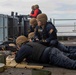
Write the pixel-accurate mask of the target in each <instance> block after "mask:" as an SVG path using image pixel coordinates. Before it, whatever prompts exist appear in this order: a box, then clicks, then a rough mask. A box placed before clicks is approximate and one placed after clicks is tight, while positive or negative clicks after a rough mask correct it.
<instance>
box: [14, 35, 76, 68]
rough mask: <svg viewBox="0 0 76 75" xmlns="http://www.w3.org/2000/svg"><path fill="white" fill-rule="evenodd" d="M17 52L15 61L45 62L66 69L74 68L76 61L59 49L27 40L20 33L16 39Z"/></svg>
mask: <svg viewBox="0 0 76 75" xmlns="http://www.w3.org/2000/svg"><path fill="white" fill-rule="evenodd" d="M16 44H17V47H18V49H19V50H18V52H17V54H16V56H15V61H16V62H17V63H20V62H22V61H23V60H25V61H27V62H35V63H43V64H45V63H47V64H50V65H55V66H59V67H64V68H68V69H76V61H75V60H72V59H70V58H68V57H67V56H65V55H64V54H63V52H61V51H60V50H59V49H57V48H54V47H47V46H44V45H42V44H39V43H36V42H28V39H27V38H26V37H25V36H23V35H21V36H19V37H18V38H17V39H16Z"/></svg>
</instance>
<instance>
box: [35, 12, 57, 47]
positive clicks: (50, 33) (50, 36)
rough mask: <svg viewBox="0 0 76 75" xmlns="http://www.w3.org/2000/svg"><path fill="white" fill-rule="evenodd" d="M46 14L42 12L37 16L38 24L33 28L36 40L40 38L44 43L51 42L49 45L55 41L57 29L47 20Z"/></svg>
mask: <svg viewBox="0 0 76 75" xmlns="http://www.w3.org/2000/svg"><path fill="white" fill-rule="evenodd" d="M47 20H48V18H47V15H46V14H44V13H42V14H39V15H38V16H37V23H38V26H37V27H36V30H35V38H36V40H42V41H44V43H45V44H46V45H47V44H51V46H52V45H53V44H55V43H57V34H56V33H57V29H56V28H55V26H54V25H53V24H52V22H47Z"/></svg>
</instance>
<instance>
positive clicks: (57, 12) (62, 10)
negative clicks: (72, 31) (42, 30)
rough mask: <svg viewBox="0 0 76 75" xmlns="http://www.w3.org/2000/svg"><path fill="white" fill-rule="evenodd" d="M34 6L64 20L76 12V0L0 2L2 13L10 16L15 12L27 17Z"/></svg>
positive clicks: (8, 0) (50, 15) (15, 0)
mask: <svg viewBox="0 0 76 75" xmlns="http://www.w3.org/2000/svg"><path fill="white" fill-rule="evenodd" d="M34 4H38V5H39V6H40V9H41V10H42V12H43V13H46V14H47V15H48V17H52V18H64V16H63V15H65V18H67V17H69V16H70V15H75V12H76V0H41V1H40V0H0V13H3V14H10V13H11V11H14V12H18V13H19V14H23V15H27V14H29V13H30V11H31V6H32V5H34ZM66 15H67V16H66ZM73 17H74V16H73ZM69 18H70V17H69Z"/></svg>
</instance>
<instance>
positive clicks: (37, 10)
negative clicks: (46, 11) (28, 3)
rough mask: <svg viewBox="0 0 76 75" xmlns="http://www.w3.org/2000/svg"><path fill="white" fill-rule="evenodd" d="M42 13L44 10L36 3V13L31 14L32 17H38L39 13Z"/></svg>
mask: <svg viewBox="0 0 76 75" xmlns="http://www.w3.org/2000/svg"><path fill="white" fill-rule="evenodd" d="M41 13H42V11H41V10H40V9H39V5H37V4H36V5H34V13H33V14H32V13H31V14H30V16H31V17H32V18H36V17H37V15H38V14H41Z"/></svg>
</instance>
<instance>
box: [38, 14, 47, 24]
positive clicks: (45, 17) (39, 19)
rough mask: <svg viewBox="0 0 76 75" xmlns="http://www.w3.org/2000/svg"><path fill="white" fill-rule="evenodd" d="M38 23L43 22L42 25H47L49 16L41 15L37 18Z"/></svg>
mask: <svg viewBox="0 0 76 75" xmlns="http://www.w3.org/2000/svg"><path fill="white" fill-rule="evenodd" d="M37 21H41V22H42V24H46V22H47V15H46V14H43V13H42V14H39V15H38V16H37Z"/></svg>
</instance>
